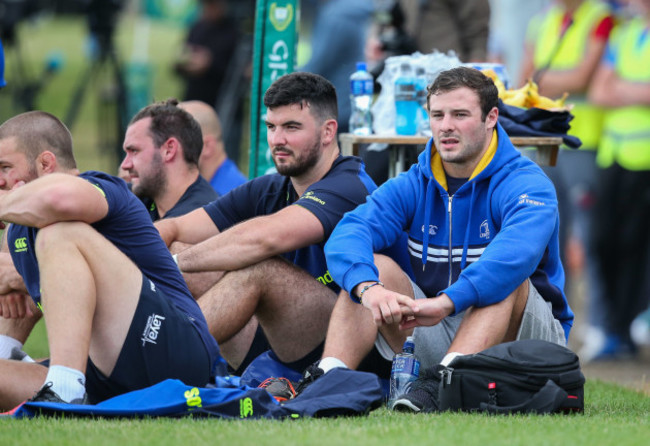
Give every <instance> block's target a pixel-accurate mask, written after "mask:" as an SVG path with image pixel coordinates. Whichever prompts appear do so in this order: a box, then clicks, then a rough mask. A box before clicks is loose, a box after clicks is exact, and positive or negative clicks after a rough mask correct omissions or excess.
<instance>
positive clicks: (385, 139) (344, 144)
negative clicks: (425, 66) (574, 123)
mask: <svg viewBox="0 0 650 446" xmlns="http://www.w3.org/2000/svg"><path fill="white" fill-rule="evenodd" d="M429 139H430V138H429V137H428V136H401V135H368V136H358V135H353V134H351V133H342V134H340V135H339V140H340V142H341V153H342V154H343V155H358V154H359V145H360V144H372V143H380V144H389V146H388V147H389V149H390V153H389V155H390V164H389V173H388V175H389V177H394V176H395V175H398V174H399V173H401V172H403V171H404V168H405V165H404V164H405V158H406V151H407V150H414V149H415V150H418V152H420V151H421V150H423V149H424V145H425V144H426V143H427V141H429ZM510 141H512V144H514V145H515V146H516V147H531V148H534V149H535V150H536V152H537V153H536V158H535V161H536V162H537V164H539V165H540V166H555V163H556V161H557V152H558V149H559V147H560V144H562V138H561V137H559V136H553V137H537V136H511V137H510Z"/></svg>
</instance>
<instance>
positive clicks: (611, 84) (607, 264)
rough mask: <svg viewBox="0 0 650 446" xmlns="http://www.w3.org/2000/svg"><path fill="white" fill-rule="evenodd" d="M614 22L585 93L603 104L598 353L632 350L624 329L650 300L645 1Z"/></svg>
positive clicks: (649, 48)
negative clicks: (603, 318)
mask: <svg viewBox="0 0 650 446" xmlns="http://www.w3.org/2000/svg"><path fill="white" fill-rule="evenodd" d="M631 6H632V7H634V8H635V12H636V14H634V17H633V18H631V19H630V20H629V21H628V22H627V23H625V24H623V25H621V26H620V27H619V28H617V29H616V31H615V32H614V34H613V35H612V40H611V43H610V45H609V46H608V49H607V52H606V54H605V57H604V58H603V61H602V63H601V65H600V67H599V69H598V71H597V72H596V74H595V75H594V79H593V84H592V87H591V89H590V92H589V99H590V100H592V101H593V102H594V103H596V104H599V105H601V106H603V107H607V111H606V114H605V120H604V125H603V133H602V137H601V141H600V144H599V147H598V158H597V161H598V165H599V166H600V167H601V168H602V169H603V170H602V173H601V174H600V175H599V183H600V184H599V195H598V200H597V212H596V214H595V220H594V246H595V248H596V253H597V259H598V262H599V267H600V273H601V275H602V277H603V280H604V291H605V293H604V296H605V298H606V299H605V304H606V306H607V307H606V311H605V314H607V315H608V319H607V324H606V327H605V328H606V330H607V333H606V334H607V337H606V343H605V344H604V345H603V346H602V348H601V351H600V352H599V356H598V357H602V358H605V357H606V358H611V357H616V358H618V357H621V356H623V355H629V354H630V353H632V354H633V353H635V352H636V346H635V345H634V344H633V342H632V340H631V339H630V335H629V328H630V324H631V322H632V320H633V319H634V317H635V316H636V315H637V314H639V313H640V312H641V311H643V309H644V308H646V307H647V305H648V298H647V292H646V287H647V285H648V283H647V276H648V272H649V271H650V230H649V229H648V222H650V36H648V27H650V0H633V1H632V2H631Z"/></svg>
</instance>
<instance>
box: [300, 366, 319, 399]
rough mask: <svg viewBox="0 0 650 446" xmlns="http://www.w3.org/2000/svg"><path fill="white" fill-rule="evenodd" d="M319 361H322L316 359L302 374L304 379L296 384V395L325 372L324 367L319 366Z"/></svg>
mask: <svg viewBox="0 0 650 446" xmlns="http://www.w3.org/2000/svg"><path fill="white" fill-rule="evenodd" d="M319 363H320V361H316V362H315V363H313V364H312V365H310V366H309V367H307V368H306V369H305V371H304V373H303V374H302V379H301V380H300V381H298V384H297V385H296V396H298V395H300V394H301V393H302V392H303V391H304V390H305V389H306V388H307V387H309V386H310V385H311V383H313V382H314V381H316V380H317V379H318V378H320V377H321V376H323V375H324V374H325V372H324V371H323V369H321V368H320V367H318V364H319Z"/></svg>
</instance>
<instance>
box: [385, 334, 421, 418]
mask: <svg viewBox="0 0 650 446" xmlns="http://www.w3.org/2000/svg"><path fill="white" fill-rule="evenodd" d="M419 375H420V361H419V360H418V358H417V357H416V356H415V343H414V342H413V336H409V337H407V338H406V342H404V347H402V351H401V353H398V354H396V355H395V357H393V367H392V369H391V371H390V390H389V394H388V407H393V402H394V401H395V400H396V399H397V398H399V397H400V396H401V395H404V394H405V393H408V391H409V389H410V388H411V383H412V382H413V381H415V380H416V379H417V377H418V376H419Z"/></svg>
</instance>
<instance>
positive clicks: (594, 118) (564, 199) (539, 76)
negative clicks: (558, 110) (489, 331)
mask: <svg viewBox="0 0 650 446" xmlns="http://www.w3.org/2000/svg"><path fill="white" fill-rule="evenodd" d="M613 26H614V16H613V13H612V10H611V8H610V6H609V5H608V4H607V3H606V2H605V1H601V0H561V1H559V0H558V1H555V2H553V3H552V4H551V5H550V6H549V8H547V9H546V10H544V11H542V12H541V13H540V14H539V15H538V16H536V17H535V18H533V20H532V21H531V23H530V25H529V27H528V31H527V38H526V45H525V46H526V49H525V58H524V62H523V65H522V69H521V79H520V83H522V84H523V83H524V82H525V81H526V80H527V79H529V78H532V79H533V80H535V82H537V84H538V85H539V92H540V94H543V95H544V96H548V97H551V98H558V97H560V96H562V94H563V93H564V92H567V93H569V99H568V102H569V103H572V104H573V108H572V110H571V113H572V114H573V115H574V119H573V120H572V121H571V129H570V130H569V132H568V133H569V134H570V135H573V136H576V137H578V138H580V140H581V141H582V146H581V147H580V149H579V150H574V149H568V148H566V147H565V148H563V149H562V150H561V151H560V153H559V156H558V160H557V166H556V167H549V168H545V172H546V174H547V175H548V176H549V177H550V178H551V179H552V180H553V183H554V184H555V187H556V189H557V193H558V200H559V205H560V215H561V218H562V226H561V234H560V243H561V245H562V246H561V252H562V260H563V261H564V263H565V267H566V269H567V286H566V290H570V289H572V288H573V287H571V285H570V283H571V278H572V276H574V274H571V272H572V271H574V272H577V271H580V270H583V271H584V273H585V275H586V277H587V284H588V286H587V291H586V292H587V296H588V297H587V299H588V301H590V302H591V301H599V300H600V299H601V298H600V294H601V293H602V286H600V281H599V277H598V274H597V273H596V271H595V267H594V263H593V262H592V261H591V259H592V258H593V257H594V254H593V253H591V252H590V249H589V244H588V240H589V238H590V236H589V232H590V230H591V228H590V222H591V221H592V217H591V213H592V212H593V202H594V193H595V192H594V191H595V189H596V183H597V174H598V168H597V166H596V149H597V147H598V140H599V137H600V127H601V125H602V114H603V111H602V109H600V108H599V107H596V106H594V104H591V103H590V102H589V101H588V100H587V97H586V93H587V89H588V87H589V83H590V80H591V79H592V76H593V73H594V72H595V70H596V68H597V67H598V63H599V61H600V58H601V57H602V55H603V53H604V50H605V47H606V45H607V40H608V38H609V35H610V32H611V30H612V28H613ZM570 298H571V296H570ZM590 319H594V320H593V321H592V320H589V324H590V325H597V323H598V321H599V315H598V314H597V313H595V314H594V315H593V316H592V317H591V318H590Z"/></svg>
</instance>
